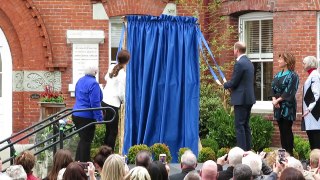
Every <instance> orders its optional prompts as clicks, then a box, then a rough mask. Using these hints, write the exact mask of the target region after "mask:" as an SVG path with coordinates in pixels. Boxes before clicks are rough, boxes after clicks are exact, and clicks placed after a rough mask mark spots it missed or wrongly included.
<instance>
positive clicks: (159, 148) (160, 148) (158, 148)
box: [150, 143, 172, 163]
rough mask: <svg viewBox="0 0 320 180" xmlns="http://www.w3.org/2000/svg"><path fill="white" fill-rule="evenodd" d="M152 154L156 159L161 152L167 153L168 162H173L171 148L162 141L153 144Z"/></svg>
mask: <svg viewBox="0 0 320 180" xmlns="http://www.w3.org/2000/svg"><path fill="white" fill-rule="evenodd" d="M150 149H151V152H152V155H153V157H154V159H158V157H159V155H160V154H166V155H167V162H168V163H170V162H171V159H172V157H171V154H170V150H169V147H168V146H167V145H165V144H161V143H156V144H154V145H152V146H151V147H150Z"/></svg>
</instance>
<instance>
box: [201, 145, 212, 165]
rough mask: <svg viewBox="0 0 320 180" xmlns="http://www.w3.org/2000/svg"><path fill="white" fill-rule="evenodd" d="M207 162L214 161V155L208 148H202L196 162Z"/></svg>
mask: <svg viewBox="0 0 320 180" xmlns="http://www.w3.org/2000/svg"><path fill="white" fill-rule="evenodd" d="M207 160H213V161H215V160H216V153H215V152H214V151H213V150H212V149H211V148H209V147H205V148H202V149H201V151H200V152H199V156H198V162H200V163H203V162H205V161H207Z"/></svg>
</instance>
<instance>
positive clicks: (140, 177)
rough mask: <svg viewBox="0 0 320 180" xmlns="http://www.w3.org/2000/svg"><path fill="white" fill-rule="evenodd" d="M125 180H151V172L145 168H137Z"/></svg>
mask: <svg viewBox="0 0 320 180" xmlns="http://www.w3.org/2000/svg"><path fill="white" fill-rule="evenodd" d="M124 179H125V180H151V177H150V175H149V172H148V171H147V169H146V168H145V167H142V166H136V167H134V168H132V169H131V170H130V171H129V173H128V174H127V175H126V176H125V178H124Z"/></svg>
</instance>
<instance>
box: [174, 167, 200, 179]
mask: <svg viewBox="0 0 320 180" xmlns="http://www.w3.org/2000/svg"><path fill="white" fill-rule="evenodd" d="M193 170H195V168H186V169H182V171H181V173H177V174H172V175H171V176H169V179H170V180H183V178H184V177H185V176H186V175H187V174H188V173H189V172H190V171H193Z"/></svg>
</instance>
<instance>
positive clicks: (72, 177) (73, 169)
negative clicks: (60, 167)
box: [63, 162, 88, 180]
mask: <svg viewBox="0 0 320 180" xmlns="http://www.w3.org/2000/svg"><path fill="white" fill-rule="evenodd" d="M87 179H88V177H87V175H86V172H85V171H84V167H83V166H82V165H81V164H80V162H72V163H70V164H69V165H68V166H67V168H66V170H65V172H64V173H63V180H87Z"/></svg>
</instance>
